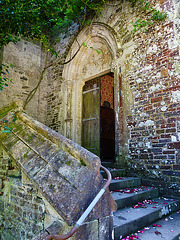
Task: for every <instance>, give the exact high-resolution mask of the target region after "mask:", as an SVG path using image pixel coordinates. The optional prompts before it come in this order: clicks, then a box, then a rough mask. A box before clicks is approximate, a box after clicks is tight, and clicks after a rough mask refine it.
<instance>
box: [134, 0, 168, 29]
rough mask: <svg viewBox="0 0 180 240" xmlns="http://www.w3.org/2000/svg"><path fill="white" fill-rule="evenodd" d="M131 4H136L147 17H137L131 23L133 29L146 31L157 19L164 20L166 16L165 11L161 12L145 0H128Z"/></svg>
mask: <svg viewBox="0 0 180 240" xmlns="http://www.w3.org/2000/svg"><path fill="white" fill-rule="evenodd" d="M130 1H131V3H132V6H133V7H134V6H138V8H139V9H140V10H142V11H143V12H145V13H146V14H147V18H146V19H145V18H144V19H141V18H139V19H138V20H137V21H136V22H134V23H133V26H134V31H135V32H136V31H138V30H145V31H147V28H148V26H150V25H153V24H154V23H156V22H158V21H164V20H165V19H166V18H167V13H164V12H161V11H159V10H157V9H155V8H154V7H153V6H152V4H151V3H150V2H149V1H147V0H130Z"/></svg>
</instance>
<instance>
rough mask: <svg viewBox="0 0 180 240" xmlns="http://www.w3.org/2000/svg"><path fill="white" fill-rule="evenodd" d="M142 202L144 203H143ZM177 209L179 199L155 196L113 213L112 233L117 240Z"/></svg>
mask: <svg viewBox="0 0 180 240" xmlns="http://www.w3.org/2000/svg"><path fill="white" fill-rule="evenodd" d="M143 204H144V205H143ZM178 209H179V201H178V200H172V199H163V198H156V199H154V200H145V201H144V203H141V204H140V203H138V204H137V205H135V206H133V207H130V208H124V209H122V210H118V211H117V212H115V213H114V235H115V240H119V239H121V238H123V237H125V236H127V235H129V234H132V233H134V232H136V231H138V230H139V229H141V228H144V227H146V226H148V225H150V224H152V223H153V222H155V221H158V220H159V219H160V218H162V217H165V216H167V215H168V214H171V213H173V212H175V211H178Z"/></svg>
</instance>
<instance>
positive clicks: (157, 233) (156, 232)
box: [154, 231, 162, 235]
mask: <svg viewBox="0 0 180 240" xmlns="http://www.w3.org/2000/svg"><path fill="white" fill-rule="evenodd" d="M154 233H155V234H156V235H162V233H161V232H158V231H155V232H154Z"/></svg>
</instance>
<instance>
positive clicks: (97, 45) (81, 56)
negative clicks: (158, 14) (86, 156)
mask: <svg viewBox="0 0 180 240" xmlns="http://www.w3.org/2000/svg"><path fill="white" fill-rule="evenodd" d="M76 52H77V55H76V57H75V58H74V59H73V60H72V61H70V62H69V63H68V64H66V65H65V66H64V70H63V78H64V80H65V82H71V86H73V87H72V98H71V99H67V104H68V103H69V105H71V119H72V122H71V127H72V129H71V133H72V134H71V135H72V140H73V141H75V142H77V143H79V144H81V130H82V126H81V122H82V119H81V117H82V100H83V99H82V88H83V85H84V83H85V82H86V81H88V80H90V79H93V78H94V77H98V76H102V75H104V74H106V73H109V72H111V71H115V69H114V62H115V61H114V60H115V59H116V57H117V52H118V46H117V42H116V38H115V36H114V32H113V30H112V31H111V29H110V27H109V26H106V25H105V24H101V23H94V24H93V25H92V26H91V28H90V29H89V28H85V29H84V30H83V31H81V32H80V34H79V35H78V36H77V39H76V40H75V41H74V43H73V44H72V47H71V49H70V51H69V54H68V55H67V58H66V61H68V60H69V59H71V57H72V56H73V55H74V54H75V53H76ZM112 62H113V67H112ZM116 72H117V71H116ZM114 81H118V78H117V77H116V76H115V77H114ZM115 86H117V84H115ZM65 96H67V95H66V94H65ZM64 110H65V112H67V111H68V106H64ZM66 118H67V116H65V119H66Z"/></svg>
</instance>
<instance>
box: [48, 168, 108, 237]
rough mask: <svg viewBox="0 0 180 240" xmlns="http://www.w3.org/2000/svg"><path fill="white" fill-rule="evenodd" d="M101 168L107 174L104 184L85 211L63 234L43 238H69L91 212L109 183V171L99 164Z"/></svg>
mask: <svg viewBox="0 0 180 240" xmlns="http://www.w3.org/2000/svg"><path fill="white" fill-rule="evenodd" d="M101 169H102V170H103V171H105V172H106V174H107V177H108V179H107V181H106V183H105V184H104V186H103V188H101V190H100V191H99V193H98V194H97V195H96V197H95V198H94V200H93V201H92V202H91V203H90V205H89V206H88V208H87V209H86V210H85V212H84V213H83V214H82V216H81V217H80V218H79V220H78V221H77V222H76V224H75V226H74V227H73V228H72V229H71V230H70V231H69V232H68V233H66V234H64V235H58V234H51V235H49V236H47V237H46V238H45V240H51V239H54V240H65V239H68V238H70V237H71V236H72V235H73V234H74V233H75V232H76V231H77V230H78V228H79V227H80V226H81V225H82V223H83V222H84V220H85V219H86V217H87V216H88V215H89V213H90V212H91V210H92V209H93V208H94V206H95V205H96V203H97V202H98V201H99V199H100V198H101V197H102V195H103V194H104V192H105V191H106V188H107V187H108V186H109V185H110V183H111V179H112V177H111V173H110V172H109V171H108V170H107V168H105V167H103V166H102V165H101Z"/></svg>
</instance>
